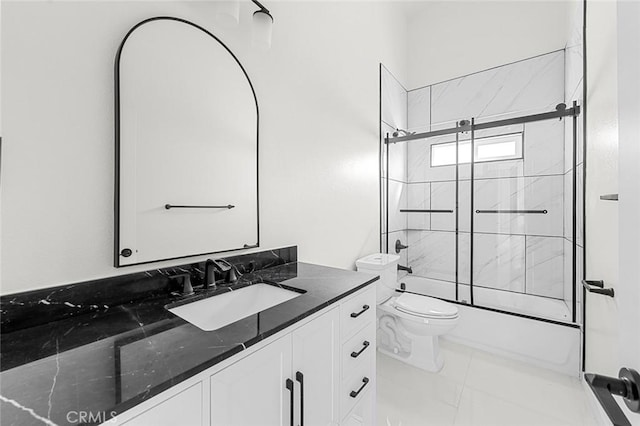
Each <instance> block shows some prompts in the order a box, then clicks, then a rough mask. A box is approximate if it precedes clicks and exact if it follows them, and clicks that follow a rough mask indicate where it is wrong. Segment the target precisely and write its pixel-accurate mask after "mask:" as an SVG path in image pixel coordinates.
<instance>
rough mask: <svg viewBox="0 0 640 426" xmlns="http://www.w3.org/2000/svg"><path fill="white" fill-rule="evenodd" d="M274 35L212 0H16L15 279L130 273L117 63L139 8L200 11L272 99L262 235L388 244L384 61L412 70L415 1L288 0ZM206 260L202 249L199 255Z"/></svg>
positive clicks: (5, 55)
mask: <svg viewBox="0 0 640 426" xmlns="http://www.w3.org/2000/svg"><path fill="white" fill-rule="evenodd" d="M268 6H269V7H270V9H271V10H272V14H273V16H274V18H275V23H274V34H273V46H272V49H271V50H270V51H269V52H268V53H266V54H262V53H259V52H255V51H253V50H252V49H251V48H250V35H251V31H250V16H251V13H252V11H253V10H254V8H253V7H252V6H251V4H250V2H243V5H242V8H243V10H242V11H241V12H242V13H241V15H242V19H244V21H243V22H242V23H241V25H240V27H236V28H231V29H227V28H222V27H218V26H217V25H216V23H215V20H214V8H215V4H213V3H211V2H107V1H105V2H51V1H46V2H3V13H2V42H3V44H2V64H3V68H2V86H3V97H2V111H3V112H4V117H3V122H4V128H3V130H4V134H3V152H2V178H1V179H2V212H1V215H2V255H3V256H2V289H1V291H2V293H5V294H7V293H13V292H18V291H25V290H30V289H35V288H41V287H48V286H52V285H58V284H64V283H69V282H77V281H84V280H89V279H93V278H99V277H105V276H110V275H118V274H123V273H130V272H134V271H139V270H144V269H149V268H152V267H156V266H165V265H171V264H178V263H184V261H173V262H164V263H160V264H157V265H146V266H145V265H143V266H140V267H131V268H126V269H122V270H117V269H115V268H114V267H113V266H112V264H113V259H112V252H113V180H114V172H113V168H114V160H113V156H114V153H113V149H114V148H113V147H114V142H113V62H114V55H115V52H116V49H117V46H118V44H119V43H120V41H121V39H122V37H123V36H124V34H125V33H126V31H127V30H128V29H129V28H130V27H131V26H133V25H134V24H135V23H137V22H138V21H140V20H142V19H145V18H147V17H150V16H154V15H173V16H179V17H183V18H186V19H190V20H192V21H193V22H195V23H198V24H200V25H202V26H204V27H205V28H207V29H209V30H211V31H212V32H214V33H215V34H216V35H218V36H220V38H221V39H222V40H223V41H225V42H226V43H227V44H228V46H229V47H230V48H231V49H232V50H233V51H234V53H236V54H237V56H238V57H239V59H240V61H241V62H242V63H243V65H244V66H245V68H246V69H247V71H248V73H249V75H250V77H251V79H252V81H253V84H254V86H255V88H256V92H257V95H258V100H259V103H260V108H261V109H260V119H261V140H260V144H261V146H260V161H261V171H260V178H261V182H260V191H261V193H260V195H261V205H260V208H261V211H260V221H261V222H260V225H261V242H262V248H274V247H279V246H284V245H289V244H298V245H299V248H300V250H299V256H300V259H301V260H303V261H310V262H315V263H320V264H326V265H332V266H337V267H345V268H351V267H353V264H354V261H355V260H356V259H357V258H358V257H359V256H361V255H364V254H367V253H370V252H375V251H377V250H378V244H379V240H378V239H379V217H378V214H379V205H378V202H379V194H378V172H379V171H378V126H379V124H378V120H379V117H378V63H379V62H383V63H385V64H386V65H388V66H389V67H391V68H392V69H393V70H394V71H395V73H396V74H397V75H398V76H399V78H400V79H404V78H405V69H406V68H405V58H406V55H405V54H406V52H405V50H404V47H403V46H404V45H405V25H404V15H403V13H402V7H400V6H399V5H398V4H395V5H391V4H389V3H385V2H370V3H369V2H366V3H365V2H274V3H273V4H269V5H268ZM193 260H199V258H194V259H193Z"/></svg>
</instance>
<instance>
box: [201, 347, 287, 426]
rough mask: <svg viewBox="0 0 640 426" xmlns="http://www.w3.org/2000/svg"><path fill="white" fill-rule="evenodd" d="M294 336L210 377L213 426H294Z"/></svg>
mask: <svg viewBox="0 0 640 426" xmlns="http://www.w3.org/2000/svg"><path fill="white" fill-rule="evenodd" d="M290 375H291V335H287V336H284V337H282V338H281V339H278V340H277V341H275V342H273V343H271V344H270V345H268V346H265V347H264V348H262V349H260V350H259V351H257V352H255V353H253V354H251V355H249V356H248V357H246V358H243V359H242V360H240V361H239V362H237V363H235V364H233V365H231V366H229V367H227V368H226V369H224V370H222V371H220V372H218V373H216V374H214V375H213V376H211V425H212V426H256V425H260V426H285V425H287V426H288V425H289V424H290V422H291V418H290V407H291V406H290V391H289V390H287V388H286V387H285V386H286V380H287V379H289V378H290Z"/></svg>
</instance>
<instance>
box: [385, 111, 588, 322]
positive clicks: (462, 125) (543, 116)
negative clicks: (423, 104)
mask: <svg viewBox="0 0 640 426" xmlns="http://www.w3.org/2000/svg"><path fill="white" fill-rule="evenodd" d="M580 112H581V108H580V106H579V105H578V103H577V101H573V105H572V107H571V108H567V107H566V105H565V104H558V106H556V109H555V110H554V111H549V112H543V113H538V114H531V115H526V116H520V117H514V118H507V119H502V120H495V121H488V122H484V123H476V122H475V117H474V118H471V120H460V121H457V122H456V125H455V127H451V128H447V129H441V130H434V131H429V132H422V133H414V134H410V135H405V136H399V137H395V138H393V137H392V138H390V137H389V134H388V133H387V134H386V135H385V137H384V145H385V166H386V176H385V185H386V188H385V189H386V191H385V202H384V204H385V205H384V207H385V229H384V231H385V232H384V235H385V239H386V245H385V246H384V252H385V253H389V145H390V144H395V143H400V142H410V141H413V140H421V139H427V138H431V137H436V136H444V135H451V134H455V137H456V140H455V143H456V163H455V176H456V179H455V300H449V299H444V298H441V297H437V296H432V297H436V298H438V299H442V300H445V301H448V302H452V303H456V304H460V305H465V306H471V307H474V308H479V309H484V310H488V311H493V312H499V313H504V314H508V315H514V316H518V317H522V318H528V319H533V320H537V321H542V322H547V323H552V324H557V325H562V326H566V327H572V328H580V324H578V323H577V300H576V297H577V283H576V278H577V262H576V255H577V242H576V236H577V221H576V219H577V217H576V214H577V193H576V191H577V170H576V163H577V145H578V143H577V130H578V116H579V115H580ZM565 117H571V118H572V120H573V123H572V135H573V137H572V139H573V140H572V146H573V152H572V188H573V191H572V192H573V194H572V206H571V207H572V244H571V248H572V270H571V272H572V285H571V288H572V303H571V305H572V306H571V322H570V323H569V322H563V321H558V320H553V319H549V318H543V317H538V316H535V315H528V314H522V313H518V312H513V311H507V310H504V309H498V308H492V307H489V306H480V305H476V304H475V303H474V298H473V273H474V268H473V248H474V247H473V246H474V220H475V219H474V214H473V213H474V168H475V158H474V157H475V155H474V152H475V151H474V147H475V145H474V144H475V132H476V131H477V130H485V129H492V128H496V127H504V126H511V125H516V124H525V123H533V122H539V121H546V120H553V119H559V120H562V119H563V118H565ZM467 132H470V136H471V139H470V143H471V161H470V166H471V169H470V173H471V175H470V203H469V204H470V215H471V221H470V229H469V231H470V232H469V235H470V237H469V249H470V250H469V271H470V274H469V275H470V276H469V295H470V296H469V297H470V302H471V303H466V302H461V301H459V300H458V298H459V291H458V286H459V279H458V278H459V276H458V272H459V271H458V269H459V265H458V261H459V253H458V249H459V244H458V239H459V213H458V207H459V201H458V198H459V197H458V196H459V177H460V176H459V167H460V163H459V158H458V155H459V153H458V151H459V139H460V138H459V136H460V133H467ZM381 176H382V175H381ZM583 202H584V201H583ZM583 223H584V222H583ZM381 235H382V234H381ZM397 291H401V292H406V290H402V289H398V290H397ZM583 306H584V302H583ZM583 320H584V319H583Z"/></svg>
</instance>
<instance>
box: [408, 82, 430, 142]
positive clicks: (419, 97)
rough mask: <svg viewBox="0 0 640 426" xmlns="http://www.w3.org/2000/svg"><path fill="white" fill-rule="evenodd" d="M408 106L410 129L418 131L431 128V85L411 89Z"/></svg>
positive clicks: (426, 130) (425, 130)
mask: <svg viewBox="0 0 640 426" xmlns="http://www.w3.org/2000/svg"><path fill="white" fill-rule="evenodd" d="M407 108H408V115H407V116H408V119H407V126H408V128H409V130H411V131H412V132H418V133H420V132H428V131H429V130H431V86H427V87H423V88H420V89H416V90H411V91H409V93H408V96H407Z"/></svg>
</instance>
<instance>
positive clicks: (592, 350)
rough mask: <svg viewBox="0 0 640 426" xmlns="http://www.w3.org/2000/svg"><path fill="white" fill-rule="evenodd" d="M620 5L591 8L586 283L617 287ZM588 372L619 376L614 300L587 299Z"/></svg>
mask: <svg viewBox="0 0 640 426" xmlns="http://www.w3.org/2000/svg"><path fill="white" fill-rule="evenodd" d="M616 25H617V22H616V4H615V2H613V1H589V2H588V3H587V43H586V46H587V61H588V62H587V80H586V82H587V102H586V104H587V129H586V130H587V131H586V139H585V142H586V145H587V157H586V172H587V182H586V185H587V186H586V189H587V191H586V199H585V209H586V222H587V233H586V247H585V250H586V252H585V262H586V266H587V269H586V278H587V279H590V280H604V282H605V286H606V287H614V288H616V287H617V286H618V232H619V229H618V205H617V203H615V202H611V201H609V202H607V201H601V200H600V198H599V197H600V195H603V194H613V193H617V192H618V96H617V90H618V87H617V64H616V60H617V32H616ZM585 303H586V309H587V311H586V312H587V316H586V319H585V325H586V330H585V333H586V347H585V351H586V354H585V356H586V360H585V371H587V372H597V373H598V374H605V375H612V376H617V374H618V369H619V368H620V366H619V365H618V353H619V347H618V339H617V336H618V309H617V306H616V300H615V299H612V298H610V297H606V296H601V295H598V294H587V299H586V301H585Z"/></svg>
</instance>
